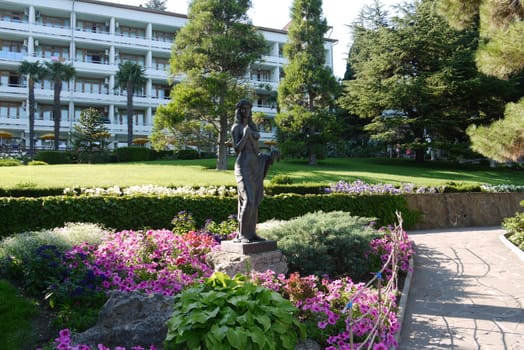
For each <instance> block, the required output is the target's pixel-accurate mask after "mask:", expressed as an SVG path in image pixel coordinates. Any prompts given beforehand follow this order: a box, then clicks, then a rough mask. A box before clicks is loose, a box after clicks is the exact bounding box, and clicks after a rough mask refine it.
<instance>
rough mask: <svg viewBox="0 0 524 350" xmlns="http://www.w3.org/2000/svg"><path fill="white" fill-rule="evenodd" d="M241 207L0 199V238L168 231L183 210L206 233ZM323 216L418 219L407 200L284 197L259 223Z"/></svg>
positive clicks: (268, 201) (269, 205)
mask: <svg viewBox="0 0 524 350" xmlns="http://www.w3.org/2000/svg"><path fill="white" fill-rule="evenodd" d="M237 204H238V203H237V198H235V197H218V196H207V197H197V196H194V197H192V196H187V197H184V196H148V195H134V196H118V197H117V196H106V197H88V196H53V197H38V198H28V197H23V198H8V197H1V198H0V222H1V223H2V225H0V237H2V236H6V235H9V234H12V233H15V232H24V231H28V230H40V229H43V228H53V227H60V226H63V225H64V223H66V222H94V223H100V224H102V225H104V226H106V227H111V228H114V229H117V230H124V229H143V228H166V227H170V226H171V221H172V219H173V217H175V215H176V214H177V213H178V212H180V211H182V210H187V211H188V212H190V213H193V215H194V219H195V222H196V223H197V225H198V226H199V227H201V226H202V225H204V223H205V222H206V220H207V219H212V220H214V221H217V222H220V221H223V220H227V218H228V216H229V215H231V213H236V212H237ZM318 210H322V211H325V212H329V211H337V210H338V211H346V212H350V213H352V214H353V215H356V216H363V217H376V218H377V225H379V226H383V225H387V224H393V223H395V222H396V216H395V211H397V210H398V211H400V212H401V214H402V218H403V220H404V227H406V228H409V227H410V226H411V225H413V224H414V223H415V222H416V220H417V218H418V215H419V214H418V213H416V212H414V211H411V210H409V209H408V208H407V202H406V199H405V198H403V197H402V196H385V195H374V196H372V195H369V196H350V195H344V194H332V195H305V196H300V195H296V194H281V195H278V196H266V197H265V198H264V200H263V201H262V204H261V206H260V207H259V216H258V221H259V222H264V221H267V220H271V219H277V220H288V219H291V218H294V217H297V216H300V215H304V214H306V213H310V212H314V211H318ZM28 215H31V220H27V217H28Z"/></svg>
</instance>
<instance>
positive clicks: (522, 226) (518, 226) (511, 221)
mask: <svg viewBox="0 0 524 350" xmlns="http://www.w3.org/2000/svg"><path fill="white" fill-rule="evenodd" d="M520 205H521V206H523V207H524V201H522V202H520ZM502 227H504V229H505V230H507V231H508V236H507V238H508V240H509V241H510V242H511V243H513V244H515V245H516V246H517V247H519V249H520V250H523V251H524V213H516V214H515V216H513V217H511V218H506V219H504V221H503V222H502Z"/></svg>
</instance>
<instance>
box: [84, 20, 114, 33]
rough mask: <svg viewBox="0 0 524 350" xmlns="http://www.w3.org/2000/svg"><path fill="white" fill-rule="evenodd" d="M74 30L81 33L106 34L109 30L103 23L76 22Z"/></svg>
mask: <svg viewBox="0 0 524 350" xmlns="http://www.w3.org/2000/svg"><path fill="white" fill-rule="evenodd" d="M76 29H77V30H81V31H83V32H92V33H107V32H108V29H109V28H108V27H107V26H106V24H105V23H104V22H91V21H77V22H76Z"/></svg>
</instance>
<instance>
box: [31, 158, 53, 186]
mask: <svg viewBox="0 0 524 350" xmlns="http://www.w3.org/2000/svg"><path fill="white" fill-rule="evenodd" d="M27 165H49V164H47V163H46V162H44V161H41V160H32V161H30V162H29V163H27ZM34 187H36V184H35V186H34Z"/></svg>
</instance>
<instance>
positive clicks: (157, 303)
mask: <svg viewBox="0 0 524 350" xmlns="http://www.w3.org/2000/svg"><path fill="white" fill-rule="evenodd" d="M173 304H174V301H173V297H170V296H164V295H160V294H151V295H146V294H143V293H138V292H121V291H111V292H110V294H109V300H108V301H107V302H106V303H105V305H104V306H103V308H102V310H101V311H100V314H99V316H98V321H97V324H96V325H95V326H94V327H93V328H90V329H88V330H87V331H85V332H83V333H80V334H78V335H76V336H74V337H73V342H74V343H75V344H86V345H90V346H93V347H94V348H96V346H97V344H104V345H105V346H108V347H111V348H113V347H117V346H124V347H126V348H128V349H131V347H133V346H142V347H144V348H145V349H149V347H150V346H151V345H154V346H155V347H156V348H157V349H162V347H163V343H164V340H165V338H166V335H167V326H166V322H167V321H168V320H169V319H170V318H171V316H172V314H173Z"/></svg>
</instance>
